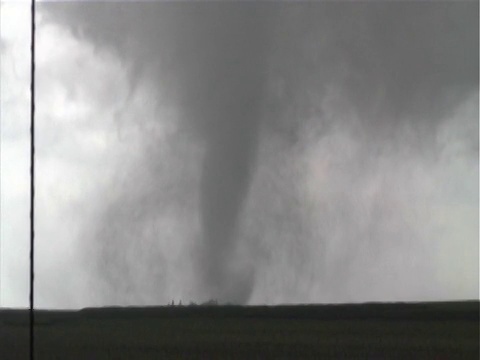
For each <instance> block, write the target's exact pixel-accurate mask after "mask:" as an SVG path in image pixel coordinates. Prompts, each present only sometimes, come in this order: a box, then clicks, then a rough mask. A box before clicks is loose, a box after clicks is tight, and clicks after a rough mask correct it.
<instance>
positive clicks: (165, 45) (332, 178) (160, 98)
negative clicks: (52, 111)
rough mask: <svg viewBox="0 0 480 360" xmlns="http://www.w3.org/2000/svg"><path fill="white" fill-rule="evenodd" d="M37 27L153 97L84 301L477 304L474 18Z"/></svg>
mask: <svg viewBox="0 0 480 360" xmlns="http://www.w3.org/2000/svg"><path fill="white" fill-rule="evenodd" d="M41 10H42V11H43V12H44V15H45V19H48V21H52V22H55V23H57V24H60V25H61V26H63V27H66V28H68V29H70V31H71V34H72V36H74V37H76V38H78V39H81V40H83V41H87V42H89V43H91V44H93V45H94V47H95V48H96V49H97V51H99V52H101V51H109V52H110V53H112V54H115V56H117V57H118V58H119V59H121V61H122V62H123V66H124V69H125V72H126V74H127V76H128V79H129V85H130V86H129V93H128V94H127V95H126V97H125V98H124V99H118V101H121V102H125V103H126V104H128V103H129V102H131V101H133V100H132V99H134V96H135V93H136V92H137V91H140V90H139V89H142V88H143V89H145V88H147V89H148V91H149V92H150V93H149V95H150V97H151V98H153V99H155V100H154V101H155V104H154V108H155V109H156V110H155V114H153V115H152V118H151V119H142V118H133V117H131V116H128V115H125V114H122V111H121V110H119V112H118V121H117V123H116V125H115V127H112V132H122V131H124V134H125V139H126V140H122V141H127V142H128V141H133V140H132V138H131V136H130V135H129V130H128V129H130V126H132V124H135V127H136V128H138V129H140V130H139V133H140V134H141V135H140V136H139V139H141V140H135V141H137V142H136V143H135V144H136V145H135V146H136V147H135V149H136V150H135V152H134V154H133V153H132V157H131V158H128V157H127V158H128V159H126V160H125V162H124V163H123V165H121V166H120V167H119V168H118V171H117V174H116V175H113V176H112V178H111V184H112V186H111V188H109V189H108V190H107V193H105V194H99V195H98V197H97V200H96V201H95V209H96V210H95V212H94V214H90V215H88V216H87V218H88V219H89V220H88V221H86V222H85V224H86V226H85V230H83V233H82V235H81V236H80V238H81V240H80V241H79V250H78V256H80V257H81V258H82V259H83V260H82V261H83V263H84V264H88V265H86V267H88V272H89V274H90V278H91V280H90V281H91V283H92V287H91V288H92V289H93V290H92V293H93V295H92V298H91V299H90V300H89V301H91V302H94V303H109V304H111V303H121V304H129V303H141V304H151V303H158V302H165V301H169V300H170V298H171V297H182V298H183V299H186V300H190V299H192V300H197V301H204V300H207V299H209V298H216V299H218V300H220V301H222V302H227V301H228V302H236V303H258V302H263V303H276V302H322V301H323V302H338V301H365V300H391V299H396V300H406V299H433V298H450V297H455V296H457V295H456V294H455V291H459V294H460V293H461V294H462V295H461V296H463V297H471V296H475V289H476V287H477V290H478V274H476V275H475V274H473V273H472V270H474V269H475V266H478V187H477V184H478V102H477V99H478V16H477V15H478V3H475V2H473V3H466V2H462V3H449V2H439V3H436V2H408V3H400V2H398V3H390V2H379V3H371V2H362V3H350V2H342V3H334V2H325V3H315V2H308V3H307V2H305V3H302V2H300V3H285V2H284V3H280V2H231V3H228V2H226V3H221V2H205V3H202V2H196V3H188V2H182V3H155V2H150V3H137V2H135V3H128V2H123V3H87V2H79V3H62V4H59V3H50V4H42V5H41ZM98 81H101V79H98ZM92 86H93V85H92ZM165 114H169V115H165ZM122 129H124V130H122ZM125 129H126V130H125ZM132 149H133V147H132ZM452 214H457V215H458V214H461V215H458V216H456V217H455V216H453V215H452ZM455 244H456V245H455ZM461 247H464V248H466V249H469V253H468V254H465V253H464V252H463V250H460V248H461ZM447 249H450V250H447ZM452 249H453V250H452ZM447 254H449V256H451V258H450V259H448V255H447ZM452 264H453V265H452ZM459 277H460V280H459ZM455 279H456V280H455ZM462 279H464V280H462ZM456 281H458V283H459V284H460V285H458V284H457V285H458V286H457V285H456V284H455V282H456ZM455 289H456V290H455ZM458 296H460V295H458Z"/></svg>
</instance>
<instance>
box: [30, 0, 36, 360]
mask: <svg viewBox="0 0 480 360" xmlns="http://www.w3.org/2000/svg"><path fill="white" fill-rule="evenodd" d="M30 51H31V61H30V64H31V67H30V70H31V73H30V94H31V96H30V359H31V360H33V358H34V331H33V330H34V320H35V318H34V312H33V305H34V302H33V300H34V297H33V296H34V287H33V281H34V236H35V230H34V224H35V222H34V215H35V208H34V196H35V0H32V8H31V47H30Z"/></svg>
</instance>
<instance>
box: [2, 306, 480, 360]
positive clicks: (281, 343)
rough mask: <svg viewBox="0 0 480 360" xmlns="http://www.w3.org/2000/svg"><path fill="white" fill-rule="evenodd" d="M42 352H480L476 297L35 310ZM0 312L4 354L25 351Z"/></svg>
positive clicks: (403, 355) (149, 355)
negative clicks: (272, 304) (472, 298)
mask: <svg viewBox="0 0 480 360" xmlns="http://www.w3.org/2000/svg"><path fill="white" fill-rule="evenodd" d="M35 317H36V324H35V349H36V351H35V352H36V359H297V358H302V359H305V358H307V359H324V358H334V359H337V358H348V359H355V358H363V359H366V358H368V359H384V358H388V359H392V358H398V359H478V358H479V302H478V301H467V302H443V303H440V302H439V303H391V304H385V303H369V304H359V305H299V306H270V307H267V306H247V307H240V306H220V305H218V306H164V307H151V308H149V307H147V308H88V309H83V310H80V311H45V310H43V311H42V310H37V311H36V312H35ZM28 335H29V331H28V310H0V358H1V359H26V358H28V355H29V347H28V344H29V342H28V341H29V340H28Z"/></svg>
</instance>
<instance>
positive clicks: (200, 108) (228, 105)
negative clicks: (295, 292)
mask: <svg viewBox="0 0 480 360" xmlns="http://www.w3.org/2000/svg"><path fill="white" fill-rule="evenodd" d="M261 10H262V9H261V8H260V7H259V6H255V5H253V4H250V5H248V4H241V5H239V4H237V5H235V4H228V5H226V6H219V4H213V6H206V5H205V4H202V6H200V7H192V8H189V11H190V12H189V13H188V14H187V15H186V19H187V20H185V22H184V23H186V24H189V27H188V28H187V29H185V28H184V29H183V33H182V37H181V38H178V39H176V41H177V44H180V47H182V51H181V53H183V54H182V55H183V56H182V59H185V60H186V61H185V62H182V63H181V66H182V67H183V68H182V69H177V70H176V71H175V73H176V74H182V75H183V77H182V78H181V79H180V87H179V89H180V91H179V98H178V101H179V107H180V108H181V109H182V112H183V116H184V117H185V120H186V122H187V123H188V124H191V125H192V126H193V129H194V132H195V133H196V134H198V135H199V136H200V137H201V140H202V141H203V143H204V149H205V152H204V157H203V164H202V170H201V180H200V187H201V188H200V201H199V207H200V209H199V214H200V218H201V225H202V235H201V239H199V242H198V244H197V245H198V246H197V249H196V254H195V256H196V269H197V274H198V275H197V276H198V279H197V283H198V286H199V287H200V289H199V293H200V294H202V296H203V297H204V298H205V297H207V298H211V299H217V300H218V301H221V302H231V303H246V302H247V301H248V299H249V297H250V293H251V291H252V288H253V281H254V279H253V269H250V268H248V267H247V266H246V265H242V262H243V261H242V259H238V258H236V256H235V249H236V244H237V241H238V239H239V238H238V230H239V229H238V227H239V219H240V218H241V213H242V207H243V204H244V201H245V198H246V197H247V194H248V190H249V186H250V182H251V179H252V176H253V173H254V169H255V163H256V158H257V149H258V141H259V128H260V122H261V117H262V103H264V101H263V97H264V95H263V93H264V83H265V80H266V79H265V73H266V57H265V53H266V43H265V40H266V35H267V34H266V31H265V30H266V29H267V18H266V16H265V13H264V12H262V11H261ZM189 18H190V19H191V21H189V20H188V19H189ZM182 75H181V76H182ZM232 264H236V266H235V269H233V267H232Z"/></svg>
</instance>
